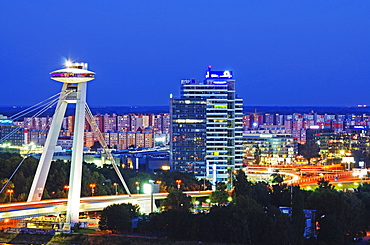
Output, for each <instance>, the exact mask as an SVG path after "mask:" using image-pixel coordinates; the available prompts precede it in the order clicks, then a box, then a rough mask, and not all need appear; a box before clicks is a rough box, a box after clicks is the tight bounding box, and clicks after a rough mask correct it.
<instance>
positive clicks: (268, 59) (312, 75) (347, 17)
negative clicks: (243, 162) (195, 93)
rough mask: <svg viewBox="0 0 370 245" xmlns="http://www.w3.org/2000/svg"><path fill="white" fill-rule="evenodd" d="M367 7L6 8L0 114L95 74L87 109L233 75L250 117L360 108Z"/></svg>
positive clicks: (155, 99)
mask: <svg viewBox="0 0 370 245" xmlns="http://www.w3.org/2000/svg"><path fill="white" fill-rule="evenodd" d="M369 7H370V4H369V3H368V2H365V1H357V2H355V3H353V2H346V1H335V2H334V1H329V2H319V1H310V2H294V3H293V2H284V3H274V2H268V1H252V2H242V1H240V2H237V3H233V4H229V5H225V3H224V2H223V1H219V0H216V1H203V2H196V1H187V2H181V3H179V2H171V1H161V2H156V3H153V2H150V1H142V2H141V3H131V2H127V3H126V2H114V1H105V2H104V3H103V2H100V1H95V0H94V1H90V2H89V4H88V5H86V4H84V3H82V2H81V3H76V2H73V1H67V2H63V3H61V2H53V3H50V2H47V1H41V2H38V4H34V3H31V2H27V1H20V2H7V3H4V4H3V5H2V8H1V9H0V31H1V32H2V38H0V54H1V56H2V59H1V60H0V67H1V68H0V69H1V72H2V77H1V79H0V81H1V83H2V84H3V87H2V88H3V96H2V100H1V102H0V105H2V106H12V105H24V106H27V105H28V106H29V105H33V104H35V103H37V102H39V101H42V100H44V99H45V98H48V97H49V96H51V95H53V94H56V93H58V91H59V90H60V84H59V83H57V82H54V81H52V80H51V79H50V74H49V73H50V72H51V71H53V70H56V69H60V68H61V67H62V65H63V63H64V61H65V59H68V58H70V59H72V60H73V61H77V62H87V63H89V69H90V70H92V71H94V72H96V73H97V76H96V81H94V82H92V83H91V85H89V89H88V91H87V100H88V101H89V103H90V105H91V106H97V105H104V106H116V105H117V106H130V105H133V106H136V105H137V106H146V105H159V106H165V105H169V96H170V94H173V95H174V96H175V97H177V96H178V95H179V94H180V91H179V89H178V83H179V81H180V80H182V79H189V78H195V79H197V80H198V81H201V80H203V79H204V75H205V72H206V70H207V67H208V65H212V67H213V68H214V69H215V70H231V71H233V72H234V73H233V74H234V76H235V79H237V80H238V85H237V90H238V95H239V96H240V97H242V98H244V101H245V102H244V104H245V105H246V106H269V105H277V106H355V105H358V104H370V101H369V99H368V96H367V91H368V90H369V89H370V85H368V83H367V82H368V80H369V72H368V71H367V70H368V69H367V68H368V63H369V58H368V57H370V50H369V48H368V45H367V44H368V43H369V41H370V34H369V33H367V32H366V30H367V29H368V28H369V26H370V19H369V18H368V17H367V11H366V10H367V9H368V8H369Z"/></svg>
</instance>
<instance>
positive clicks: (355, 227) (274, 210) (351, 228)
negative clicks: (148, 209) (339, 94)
mask: <svg viewBox="0 0 370 245" xmlns="http://www.w3.org/2000/svg"><path fill="white" fill-rule="evenodd" d="M277 179H279V178H277ZM317 184H318V188H317V189H315V190H314V191H307V190H303V189H301V188H300V187H299V186H287V185H285V184H283V183H282V182H281V181H279V182H278V183H275V184H268V183H266V182H256V183H252V182H250V181H248V179H247V177H246V176H245V174H244V172H243V171H239V172H238V173H237V174H236V175H235V176H234V183H233V186H234V189H233V190H232V192H231V193H229V192H226V191H225V189H224V188H223V187H222V186H220V187H219V189H218V190H217V191H215V192H214V193H217V194H214V193H213V194H212V195H211V199H212V198H213V199H212V200H211V202H212V203H213V204H214V205H213V206H212V207H211V208H210V210H209V212H198V213H194V212H191V211H190V210H191V207H192V205H194V202H193V203H192V202H191V198H190V197H187V196H186V195H185V194H184V193H183V192H182V191H181V190H178V189H176V188H174V189H172V190H169V191H170V192H169V194H168V197H167V199H166V200H165V201H164V202H163V203H162V204H161V209H162V210H163V211H162V212H160V213H153V214H151V215H149V216H145V215H144V216H140V219H139V220H140V222H139V225H138V232H142V233H146V234H154V235H157V236H167V237H168V238H169V239H175V240H190V241H202V242H218V243H236V244H276V245H280V244H287V245H288V244H298V245H299V244H322V245H324V244H351V243H352V242H353V241H354V239H355V238H359V237H363V236H364V235H365V234H366V230H367V229H368V228H369V225H370V219H369V218H370V185H369V184H363V185H361V186H360V187H358V189H356V190H354V191H353V192H349V191H347V192H344V191H337V190H335V189H334V187H333V186H332V185H331V184H330V183H329V181H326V180H324V179H321V180H319V181H318V183H317ZM212 196H213V197H212ZM228 197H231V198H232V200H230V199H228ZM120 205H123V206H126V205H128V206H127V207H128V208H127V207H126V209H130V210H131V213H130V215H128V214H125V215H123V216H122V217H134V216H138V215H139V209H138V207H137V206H135V205H132V204H120ZM112 206H115V207H114V208H117V209H119V205H118V204H115V205H112ZM112 206H110V207H108V208H107V209H108V210H110V209H112V208H113V207H112ZM279 207H291V213H290V214H284V213H282V212H281V211H280V209H279ZM304 209H311V210H315V213H316V218H315V220H314V221H315V222H316V225H314V226H316V227H314V228H315V229H317V231H316V234H315V233H312V234H311V236H310V237H304V236H303V234H304V230H305V227H306V217H305V214H304ZM114 213H118V212H114ZM101 215H102V219H101V223H100V225H101V229H110V230H113V231H116V232H128V231H131V226H130V225H129V224H128V223H127V222H130V219H128V218H126V223H125V222H124V221H122V220H121V222H119V224H121V225H118V226H117V223H114V225H113V226H109V214H108V213H107V212H106V211H105V210H104V211H103V212H102V214H101ZM110 219H111V220H116V219H118V217H117V216H116V215H113V216H111V217H110ZM315 222H314V223H315ZM124 223H125V224H126V226H125V227H126V228H124V227H123V226H122V224H124Z"/></svg>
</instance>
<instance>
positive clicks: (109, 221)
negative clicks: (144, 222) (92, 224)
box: [99, 203, 139, 232]
mask: <svg viewBox="0 0 370 245" xmlns="http://www.w3.org/2000/svg"><path fill="white" fill-rule="evenodd" d="M138 215H139V206H138V205H136V204H135V205H133V204H131V203H122V204H112V205H109V206H108V207H106V208H104V209H103V211H102V213H101V219H100V221H99V228H100V229H101V230H112V231H113V232H127V231H129V230H130V229H131V220H132V218H134V217H136V216H138Z"/></svg>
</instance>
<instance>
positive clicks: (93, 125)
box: [85, 103, 131, 197]
mask: <svg viewBox="0 0 370 245" xmlns="http://www.w3.org/2000/svg"><path fill="white" fill-rule="evenodd" d="M85 117H86V120H87V122H88V123H89V124H90V126H91V128H92V130H93V132H94V134H95V136H96V137H97V138H98V140H99V143H100V144H101V145H102V147H103V150H104V152H105V154H106V155H107V158H108V159H109V160H110V161H111V164H112V166H113V168H114V170H115V171H116V173H117V175H118V178H119V179H120V180H121V182H122V185H123V187H124V188H125V190H126V192H127V194H128V195H129V196H130V197H131V192H130V190H129V189H128V187H127V184H126V182H125V180H124V178H123V176H122V174H121V172H120V171H119V169H118V167H117V165H116V161H115V160H114V157H113V156H112V153H111V151H110V150H109V148H108V145H107V143H106V142H105V140H104V137H103V134H102V133H101V131H100V130H99V127H98V125H97V124H96V122H95V120H94V116H93V115H92V113H91V110H90V108H89V106H88V105H87V103H85Z"/></svg>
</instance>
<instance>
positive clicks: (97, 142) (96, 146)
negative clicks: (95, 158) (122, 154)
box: [90, 141, 102, 151]
mask: <svg viewBox="0 0 370 245" xmlns="http://www.w3.org/2000/svg"><path fill="white" fill-rule="evenodd" d="M101 147H102V146H101V144H100V143H99V141H95V142H94V144H93V145H92V146H91V147H90V149H91V150H92V151H97V150H98V148H101Z"/></svg>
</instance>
